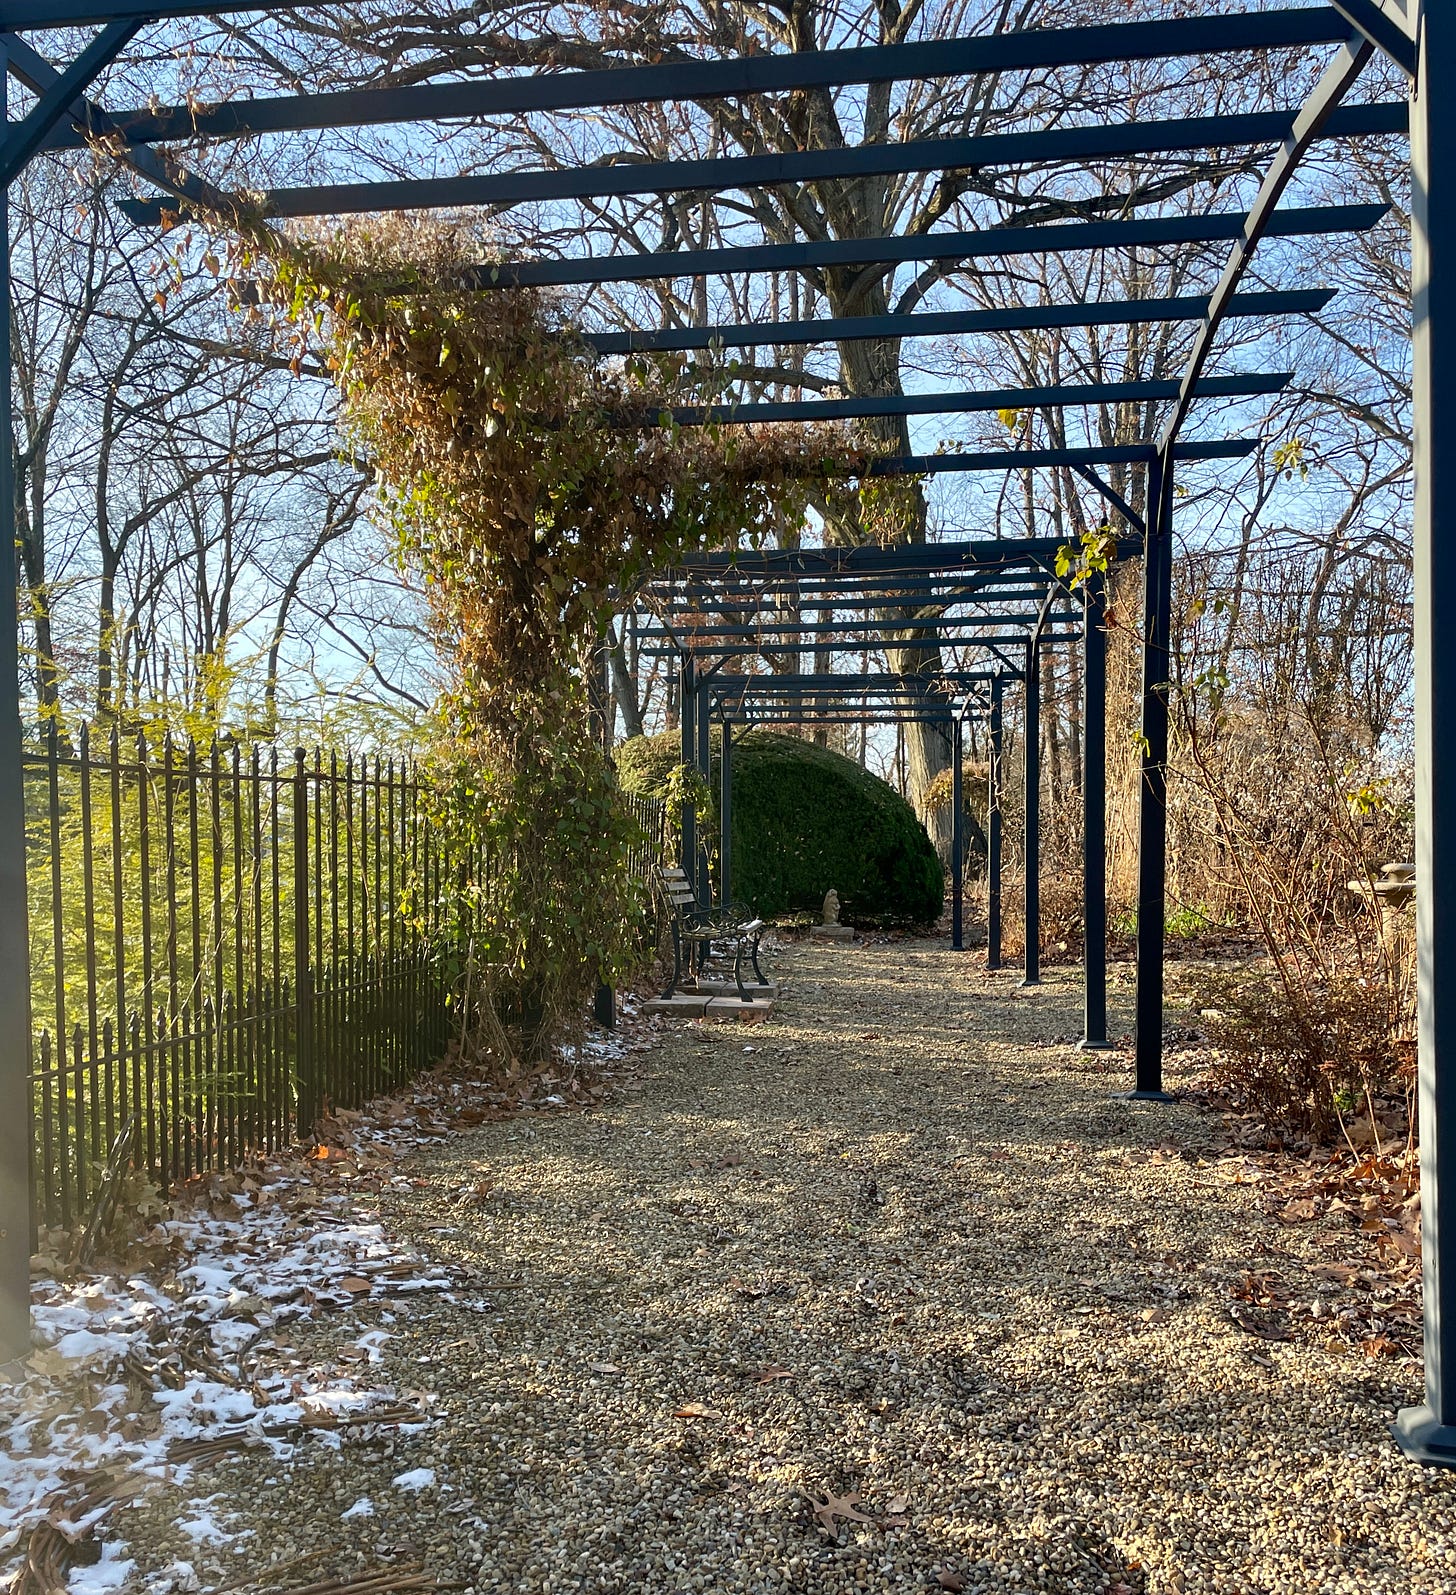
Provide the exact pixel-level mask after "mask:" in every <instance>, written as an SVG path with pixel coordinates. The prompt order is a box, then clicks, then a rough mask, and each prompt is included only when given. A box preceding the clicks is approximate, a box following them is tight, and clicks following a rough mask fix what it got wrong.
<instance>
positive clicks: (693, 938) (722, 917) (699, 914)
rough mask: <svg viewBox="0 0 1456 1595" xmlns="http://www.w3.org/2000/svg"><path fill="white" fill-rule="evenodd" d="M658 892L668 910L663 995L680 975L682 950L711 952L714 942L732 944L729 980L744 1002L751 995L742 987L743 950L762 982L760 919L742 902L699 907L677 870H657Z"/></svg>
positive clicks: (668, 994) (671, 990) (671, 989)
mask: <svg viewBox="0 0 1456 1595" xmlns="http://www.w3.org/2000/svg"><path fill="white" fill-rule="evenodd" d="M658 875H659V876H660V878H661V881H662V893H663V896H664V897H666V899H667V905H668V908H669V910H670V911H671V913H672V979H671V980H670V981H668V983H667V990H666V991H664V992H663V994H662V995H663V996H664V997H671V996H672V994H673V993H674V992H675V991H676V990H677V987H678V982H679V981H680V980H681V979H682V976H683V961H684V949H692V948H694V947H698V948H701V949H703V950H704V952H705V953H706V952H711V951H712V947H713V943H714V942H727V943H730V944H731V945H732V947H733V983H734V984H735V985H736V986H737V987H738V995H739V996H740V997H741V998H742V999H743V1001H744V1002H752V1001H753V998H752V996H751V995H750V994H749V992H747V991H746V990H745V989H744V986H743V954H744V951H745V950H747V953H748V959H749V962H750V963H751V964H752V965H753V973H754V974H755V975H756V976H757V978H758V981H759V984H760V985H766V984H767V982H766V981H765V980H764V978H763V970H762V969H760V968H759V966H758V944H759V940H760V939H761V937H762V936H763V932H764V922H763V921H762V920H761V919H760V918H759V917H758V915H757V914H755V913H754V911H753V910H752V909H751V908H750V907H748V906H747V905H746V904H744V903H730V904H729V905H728V907H727V908H699V907H698V900H697V897H696V895H695V894H694V892H693V888H692V885H691V883H690V882H689V881H688V877H687V873H686V871H684V870H681V869H667V868H663V869H659V871H658Z"/></svg>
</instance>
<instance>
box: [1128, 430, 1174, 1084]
mask: <svg viewBox="0 0 1456 1595" xmlns="http://www.w3.org/2000/svg"><path fill="white" fill-rule="evenodd" d="M1172 611H1173V468H1172V463H1171V461H1170V460H1169V459H1167V458H1166V457H1165V456H1164V455H1163V454H1162V453H1161V452H1160V453H1158V454H1155V455H1154V456H1153V459H1152V461H1151V463H1150V464H1149V467H1148V508H1147V533H1146V535H1145V536H1144V538H1143V693H1142V746H1141V750H1140V759H1141V768H1142V778H1141V780H1140V782H1139V784H1138V906H1137V1017H1136V1021H1135V1024H1134V1030H1133V1035H1134V1046H1135V1049H1136V1054H1137V1058H1136V1072H1135V1084H1134V1087H1133V1090H1132V1091H1131V1092H1129V1093H1128V1094H1129V1096H1130V1097H1131V1098H1132V1099H1133V1100H1134V1101H1140V1102H1168V1101H1171V1100H1172V1099H1171V1098H1170V1097H1169V1096H1168V1094H1167V1093H1166V1092H1165V1091H1164V1090H1163V927H1164V916H1165V908H1164V901H1165V895H1166V892H1167V870H1168V860H1167V845H1168V685H1169V681H1168V678H1169V675H1170V673H1171V664H1172V660H1171V656H1170V652H1169V650H1170V646H1171V637H1172Z"/></svg>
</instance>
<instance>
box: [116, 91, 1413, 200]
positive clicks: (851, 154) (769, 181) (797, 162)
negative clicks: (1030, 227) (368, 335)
mask: <svg viewBox="0 0 1456 1595" xmlns="http://www.w3.org/2000/svg"><path fill="white" fill-rule="evenodd" d="M1293 114H1294V113H1293V112H1291V111H1250V112H1244V113H1239V114H1233V115H1224V116H1194V117H1170V118H1167V119H1166V120H1162V121H1150V122H1122V123H1114V124H1111V125H1106V126H1103V125H1098V126H1091V127H1058V128H1046V129H1036V130H1033V131H1030V132H1017V133H982V134H970V135H964V136H957V137H954V138H926V139H905V140H903V141H899V142H890V143H868V144H852V145H847V146H844V147H841V148H837V149H802V150H787V151H782V150H781V151H775V152H773V153H772V154H766V155H731V156H718V157H711V158H707V159H699V160H686V161H638V160H621V161H614V160H607V161H600V162H593V163H591V164H589V165H586V166H572V167H565V168H562V169H560V170H552V169H538V168H522V169H520V170H517V171H512V172H491V173H488V174H481V175H467V176H460V177H439V178H417V177H409V178H401V179H388V180H383V181H380V180H371V181H365V182H357V183H316V184H312V185H309V186H307V187H302V188H275V189H269V190H266V191H265V192H264V193H263V194H261V195H260V196H259V198H258V200H257V204H258V206H259V208H260V209H261V212H262V213H263V214H264V215H266V216H272V217H278V218H297V217H303V216H347V215H360V214H363V213H366V212H374V211H388V210H453V209H456V208H462V207H468V206H482V205H483V206H490V207H493V208H498V207H509V206H514V205H532V204H544V203H550V202H557V201H562V200H597V201H600V200H604V199H624V198H630V197H635V196H638V195H643V194H698V193H723V192H727V191H733V190H740V189H747V188H762V187H772V186H775V185H780V186H795V187H796V186H798V185H800V184H804V183H819V182H827V181H835V180H843V179H855V178H868V177H892V176H901V175H905V174H909V173H913V172H934V171H976V170H984V169H985V168H987V167H992V166H1026V165H1058V164H1064V163H1074V162H1086V161H1105V160H1117V159H1121V158H1123V157H1126V156H1129V155H1149V154H1177V153H1183V152H1186V151H1190V150H1202V149H1226V148H1239V147H1243V146H1245V145H1249V146H1252V145H1259V144H1274V143H1278V142H1279V141H1280V140H1281V139H1282V138H1283V137H1284V136H1285V134H1286V132H1287V131H1288V128H1289V120H1290V117H1291V116H1292V115H1293ZM1406 121H1407V111H1406V106H1405V102H1404V101H1401V100H1395V101H1390V102H1388V103H1384V104H1373V105H1351V106H1341V107H1340V108H1339V109H1338V110H1336V111H1334V112H1333V113H1332V114H1331V115H1330V116H1329V117H1328V118H1327V119H1326V120H1325V122H1324V123H1323V124H1322V126H1321V127H1320V128H1319V130H1318V131H1317V132H1316V133H1315V135H1314V136H1315V137H1317V138H1351V137H1364V136H1370V135H1378V134H1382V133H1403V132H1404V131H1405V129H1406ZM118 203H119V206H120V209H121V210H122V211H123V212H124V213H125V214H126V215H127V216H129V217H130V218H131V219H132V220H133V221H137V222H142V223H148V222H149V223H158V222H160V221H161V220H162V216H163V213H164V212H165V211H168V210H170V209H172V208H173V207H172V206H170V205H169V204H168V203H167V202H166V201H164V200H154V199H138V200H121V201H119V202H118Z"/></svg>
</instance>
